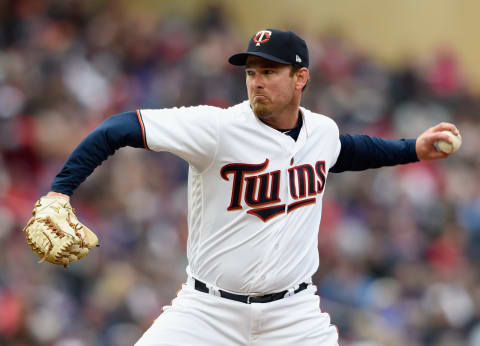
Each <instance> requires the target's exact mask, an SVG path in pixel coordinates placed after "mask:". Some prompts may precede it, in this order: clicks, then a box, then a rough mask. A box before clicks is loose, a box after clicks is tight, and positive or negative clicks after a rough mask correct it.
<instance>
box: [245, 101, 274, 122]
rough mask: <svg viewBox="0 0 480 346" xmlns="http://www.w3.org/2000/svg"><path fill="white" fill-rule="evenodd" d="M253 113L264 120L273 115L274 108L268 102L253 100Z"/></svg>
mask: <svg viewBox="0 0 480 346" xmlns="http://www.w3.org/2000/svg"><path fill="white" fill-rule="evenodd" d="M250 104H251V106H252V110H253V113H254V114H255V115H256V116H257V117H258V118H259V119H262V120H265V119H268V118H270V117H271V116H272V108H271V107H269V106H268V104H266V103H261V102H251V103H250Z"/></svg>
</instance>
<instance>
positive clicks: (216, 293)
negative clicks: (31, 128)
mask: <svg viewBox="0 0 480 346" xmlns="http://www.w3.org/2000/svg"><path fill="white" fill-rule="evenodd" d="M207 288H208V294H211V295H212V296H217V297H221V294H220V290H218V289H217V288H216V287H214V286H212V285H208V284H207Z"/></svg>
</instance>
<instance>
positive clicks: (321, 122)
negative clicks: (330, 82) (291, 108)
mask: <svg viewBox="0 0 480 346" xmlns="http://www.w3.org/2000/svg"><path fill="white" fill-rule="evenodd" d="M300 109H301V111H302V113H303V115H304V117H305V121H306V122H307V123H309V124H310V125H311V126H322V127H324V126H327V127H333V128H336V129H338V125H337V123H336V122H335V120H333V119H332V118H331V117H329V116H327V115H324V114H320V113H316V112H313V111H311V110H309V109H306V108H304V107H300Z"/></svg>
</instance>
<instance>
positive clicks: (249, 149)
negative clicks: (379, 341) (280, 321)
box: [138, 101, 340, 345]
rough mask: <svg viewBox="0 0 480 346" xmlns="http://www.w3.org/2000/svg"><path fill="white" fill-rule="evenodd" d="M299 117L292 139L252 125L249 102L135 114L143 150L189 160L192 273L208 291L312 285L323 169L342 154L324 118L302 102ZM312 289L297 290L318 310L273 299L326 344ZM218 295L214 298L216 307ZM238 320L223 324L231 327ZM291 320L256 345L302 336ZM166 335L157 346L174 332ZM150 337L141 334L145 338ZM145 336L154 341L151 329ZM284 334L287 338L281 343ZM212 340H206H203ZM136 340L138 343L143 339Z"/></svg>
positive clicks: (330, 333) (324, 321) (328, 332)
mask: <svg viewBox="0 0 480 346" xmlns="http://www.w3.org/2000/svg"><path fill="white" fill-rule="evenodd" d="M301 114H302V119H303V126H302V128H301V131H300V133H299V136H298V138H297V140H296V141H295V140H294V139H293V138H291V137H290V136H287V135H285V134H283V133H282V132H279V131H277V130H275V129H272V128H271V127H269V126H267V125H265V124H264V123H263V122H262V121H260V120H259V119H258V118H257V117H256V116H255V115H254V114H253V112H252V109H251V108H250V105H249V103H248V101H246V102H243V103H241V104H239V105H236V106H234V107H231V108H228V109H219V108H214V107H208V106H199V107H189V108H178V109H177V108H175V109H163V110H141V111H139V117H140V119H141V121H142V122H143V126H144V129H145V141H146V145H147V147H148V148H150V149H152V150H156V151H158V150H162V151H169V152H172V153H174V154H176V155H178V156H180V157H182V158H183V159H185V160H187V161H188V162H189V163H190V170H189V181H188V200H189V208H188V210H189V215H188V224H189V237H188V248H187V256H188V263H189V266H188V269H187V271H188V274H189V277H190V279H198V280H200V281H202V282H204V283H207V284H208V285H209V286H211V288H212V291H213V292H215V290H218V289H222V290H225V291H228V292H234V293H236V294H245V295H257V294H261V295H265V294H270V293H275V292H281V291H284V290H294V289H296V288H298V285H299V284H301V283H306V284H310V283H311V277H312V275H313V273H315V271H316V270H317V267H318V249H317V236H318V234H317V231H318V227H319V224H320V218H321V210H322V197H323V192H324V189H325V184H326V181H327V173H328V169H329V168H330V167H331V166H332V165H333V164H334V163H335V161H336V159H337V157H338V154H339V152H340V141H339V132H338V128H337V126H336V124H335V123H334V122H333V121H332V120H331V119H329V118H327V117H325V116H323V115H319V114H313V113H311V112H310V111H308V110H306V109H303V108H302V109H301ZM189 282H190V284H191V282H192V280H190V281H189ZM187 285H189V284H187ZM313 291H314V289H313V288H312V289H309V290H308V291H307V292H304V293H303V295H308V298H307V297H303V298H298V299H305V304H306V307H305V309H307V308H310V309H313V307H314V306H315V305H314V304H317V306H316V309H317V313H316V314H313V315H312V314H310V315H312V316H309V315H308V314H307V315H305V314H304V311H303V309H293V310H292V311H290V309H288V310H285V308H284V307H283V304H278V309H279V313H280V312H281V311H282V310H285V311H283V312H282V313H284V314H288V315H290V316H289V317H291V318H292V319H296V320H299V321H300V320H302V319H303V320H305V327H307V326H308V327H310V328H311V330H310V331H309V333H312V334H316V335H321V338H324V339H325V340H327V339H328V340H331V343H330V344H334V343H335V340H336V338H337V337H336V331H335V328H333V327H331V326H330V325H329V318H328V316H326V315H325V316H324V315H322V314H321V313H320V310H319V309H318V302H316V298H315V297H314V296H313V294H312V292H313ZM190 294H194V295H195V296H198V297H197V298H195V299H198V300H203V299H205V300H207V301H210V300H211V297H209V296H208V295H207V294H204V293H197V292H190ZM180 297H182V296H180ZM292 297H293V296H292ZM178 299H181V298H178ZM290 299H292V298H290ZM224 301H225V299H221V302H219V304H220V305H221V304H223V303H224ZM282 303H284V302H282ZM227 304H231V305H233V307H234V310H235V308H236V305H240V306H241V309H245V306H244V304H242V303H236V304H232V303H231V302H228V303H227ZM311 304H313V305H311ZM175 308H176V306H175V303H174V305H173V308H171V309H172V311H171V312H170V313H171V314H178V313H177V311H176V310H175ZM246 309H252V307H247V308H246ZM271 309H273V307H271ZM252 311H253V310H252ZM225 313H228V311H226V312H225ZM245 313H247V312H245ZM167 316H168V314H166V316H165V318H166V319H168V317H167ZM162 318H164V316H162V317H161V318H160V321H158V322H156V323H157V324H158V325H159V329H161V328H167V329H169V328H171V326H169V325H168V323H163V322H162V321H161V319H162ZM172 318H179V317H172ZM220 318H221V317H220ZM240 321H241V320H240ZM240 321H237V322H235V323H233V324H232V325H231V326H230V327H228V326H222V327H221V328H222V329H225V330H227V329H231V328H238V325H239V324H241V322H240ZM184 322H185V323H181V324H177V325H179V328H180V329H179V330H178V333H179V336H180V337H181V338H185V335H184V333H185V332H186V331H185V330H182V329H184V328H188V329H191V328H195V325H190V323H192V322H193V321H190V323H188V322H189V318H187V319H185V321H184ZM232 322H233V321H232ZM251 323H253V324H254V323H255V318H253V320H252V321H251ZM298 324H299V325H300V326H299V330H298V332H293V330H292V333H288V332H287V331H286V330H285V331H283V333H278V331H271V333H272V334H277V335H279V337H280V338H281V339H278V340H277V339H276V338H272V336H268V337H269V338H270V339H271V342H269V343H267V342H265V341H263V340H262V341H261V342H260V341H259V345H267V344H269V345H270V344H271V345H280V344H282V342H283V343H284V344H286V345H299V344H301V343H294V342H293V341H294V340H298V342H300V341H301V340H302V339H300V338H299V337H305V329H308V328H305V327H303V329H302V327H301V323H298ZM217 327H218V328H220V326H217ZM247 327H248V326H247V325H246V326H245V328H246V329H245V330H248V328H247ZM199 328H200V329H199V330H198V333H194V334H195V335H196V336H195V338H196V339H195V340H197V342H198V334H202V333H200V332H201V331H203V333H204V332H206V327H205V326H199ZM269 328H270V327H269ZM169 330H170V329H169ZM225 333H226V332H225ZM296 333H298V335H295V334H296ZM168 334H169V335H168V336H166V337H168V339H166V340H165V342H166V341H167V340H171V338H172V337H173V336H172V334H174V333H173V332H170V333H168ZM260 334H262V333H260ZM289 334H291V335H289ZM149 336H150V334H148V333H147V335H146V336H145V338H148V337H149ZM151 336H152V338H154V339H158V338H159V336H158V335H156V334H155V328H152V333H151ZM287 336H288V337H292V340H291V341H288V342H286V340H288V338H287V339H285V338H286V337H287ZM249 337H250V336H249V333H246V334H245V335H243V337H242V336H241V335H239V336H238V338H237V339H234V338H232V339H228V338H225V340H224V343H218V345H230V344H232V345H234V344H249ZM294 337H296V338H297V339H294ZM259 338H260V339H261V336H259ZM282 340H283V341H282ZM315 340H318V339H315ZM212 342H213V341H207V339H206V341H205V345H212ZM147 344H148V345H150V341H148V342H146V343H145V345H147ZM160 344H161V343H160ZM185 344H188V343H185ZM197 344H198V343H197ZM303 344H304V345H307V344H308V343H307V342H305V343H303ZM313 344H315V345H318V342H317V343H312V345H313ZM138 345H143V339H142V340H141V341H140V342H139V343H138ZM192 345H193V340H192Z"/></svg>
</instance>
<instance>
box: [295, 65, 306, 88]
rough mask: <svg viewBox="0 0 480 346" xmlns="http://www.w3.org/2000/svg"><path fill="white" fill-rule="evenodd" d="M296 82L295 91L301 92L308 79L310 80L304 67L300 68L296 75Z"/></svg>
mask: <svg viewBox="0 0 480 346" xmlns="http://www.w3.org/2000/svg"><path fill="white" fill-rule="evenodd" d="M295 75H296V78H297V80H296V82H295V89H296V90H303V89H305V86H306V85H307V82H308V79H309V78H310V73H309V71H308V69H307V68H306V67H302V68H301V69H299V70H298V71H297V72H296V73H295Z"/></svg>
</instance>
